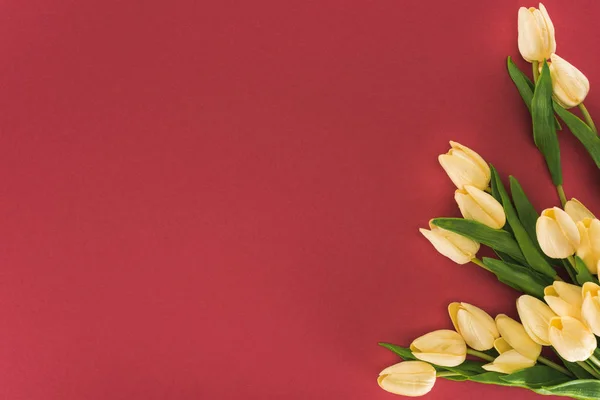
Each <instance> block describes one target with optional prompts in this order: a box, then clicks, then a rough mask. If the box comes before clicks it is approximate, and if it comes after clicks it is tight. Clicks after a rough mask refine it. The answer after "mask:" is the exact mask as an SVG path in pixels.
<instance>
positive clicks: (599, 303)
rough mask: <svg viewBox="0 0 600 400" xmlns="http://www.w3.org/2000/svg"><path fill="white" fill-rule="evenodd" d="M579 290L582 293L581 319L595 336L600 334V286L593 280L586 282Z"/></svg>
mask: <svg viewBox="0 0 600 400" xmlns="http://www.w3.org/2000/svg"><path fill="white" fill-rule="evenodd" d="M581 291H582V293H583V305H582V306H581V319H582V320H583V322H584V323H585V324H586V325H587V326H588V327H589V328H590V329H591V331H592V332H593V333H594V334H595V335H596V336H600V286H598V285H597V284H595V283H593V282H586V283H584V284H583V287H582V289H581Z"/></svg>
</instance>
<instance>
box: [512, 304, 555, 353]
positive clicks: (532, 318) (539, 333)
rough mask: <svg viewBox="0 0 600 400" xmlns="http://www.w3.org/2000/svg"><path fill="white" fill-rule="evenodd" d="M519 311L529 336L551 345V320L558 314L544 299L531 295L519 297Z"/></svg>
mask: <svg viewBox="0 0 600 400" xmlns="http://www.w3.org/2000/svg"><path fill="white" fill-rule="evenodd" d="M517 311H518V312H519V318H520V319H521V322H522V323H523V327H524V328H525V332H527V334H528V335H529V337H530V338H531V339H532V340H533V341H534V342H536V343H537V344H541V345H542V346H550V339H549V338H548V329H549V326H550V320H551V319H552V318H553V317H555V316H556V314H555V313H554V311H552V310H551V309H550V307H548V306H547V305H546V304H544V303H543V302H542V301H540V300H538V299H536V298H535V297H532V296H529V295H523V296H521V297H519V298H518V299H517Z"/></svg>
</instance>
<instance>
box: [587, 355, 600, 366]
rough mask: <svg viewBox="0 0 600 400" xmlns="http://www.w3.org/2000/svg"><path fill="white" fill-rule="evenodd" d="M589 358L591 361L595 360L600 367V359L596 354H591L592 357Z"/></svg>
mask: <svg viewBox="0 0 600 400" xmlns="http://www.w3.org/2000/svg"><path fill="white" fill-rule="evenodd" d="M589 360H590V361H591V362H593V363H594V364H595V365H596V366H597V367H600V360H598V359H597V358H596V356H594V355H591V356H590V358H589Z"/></svg>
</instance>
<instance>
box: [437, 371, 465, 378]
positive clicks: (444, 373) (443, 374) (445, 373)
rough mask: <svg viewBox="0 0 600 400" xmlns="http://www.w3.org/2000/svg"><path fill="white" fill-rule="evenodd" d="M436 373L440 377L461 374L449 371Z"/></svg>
mask: <svg viewBox="0 0 600 400" xmlns="http://www.w3.org/2000/svg"><path fill="white" fill-rule="evenodd" d="M436 375H437V377H438V378H443V377H445V376H459V375H460V374H457V373H454V372H449V371H448V372H438V373H437V374H436Z"/></svg>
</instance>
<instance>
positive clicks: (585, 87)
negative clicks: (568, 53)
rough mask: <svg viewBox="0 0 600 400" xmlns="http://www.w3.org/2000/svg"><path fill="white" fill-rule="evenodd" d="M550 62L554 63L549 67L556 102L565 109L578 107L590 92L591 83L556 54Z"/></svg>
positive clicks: (551, 57)
mask: <svg viewBox="0 0 600 400" xmlns="http://www.w3.org/2000/svg"><path fill="white" fill-rule="evenodd" d="M550 61H552V62H551V63H550V64H549V65H548V67H549V68H550V78H551V79H552V92H553V96H554V100H556V102H557V103H558V104H560V105H561V106H563V107H564V108H571V107H575V106H578V105H579V104H580V103H582V102H583V100H584V99H585V97H586V96H587V94H588V92H589V91H590V81H588V78H587V77H586V76H585V75H584V74H583V73H582V72H581V71H579V70H578V69H577V68H575V67H574V66H573V65H571V64H570V63H569V62H568V61H567V60H565V59H563V58H560V57H559V56H557V55H556V54H552V56H550Z"/></svg>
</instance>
